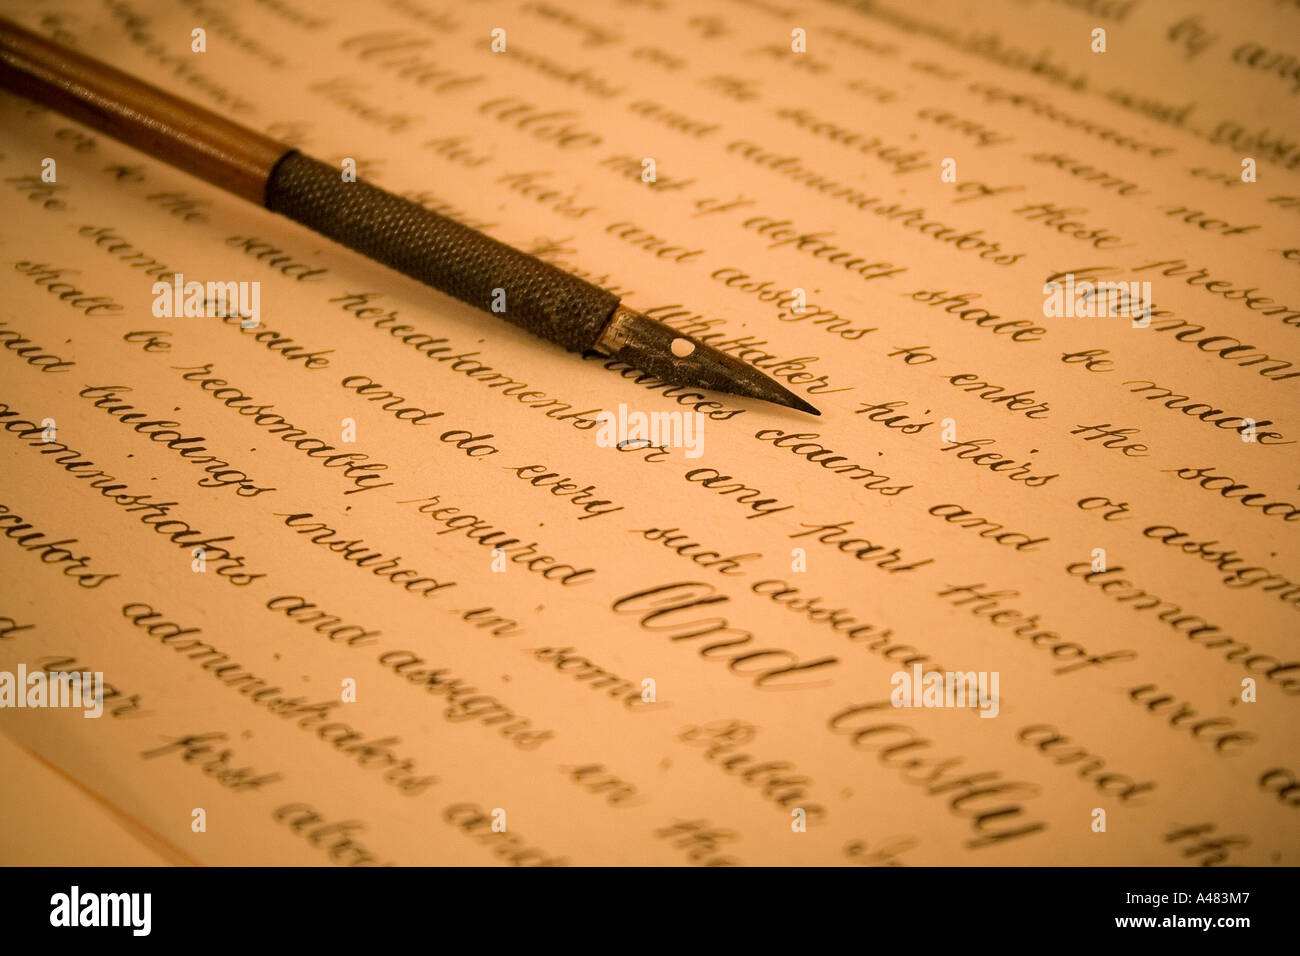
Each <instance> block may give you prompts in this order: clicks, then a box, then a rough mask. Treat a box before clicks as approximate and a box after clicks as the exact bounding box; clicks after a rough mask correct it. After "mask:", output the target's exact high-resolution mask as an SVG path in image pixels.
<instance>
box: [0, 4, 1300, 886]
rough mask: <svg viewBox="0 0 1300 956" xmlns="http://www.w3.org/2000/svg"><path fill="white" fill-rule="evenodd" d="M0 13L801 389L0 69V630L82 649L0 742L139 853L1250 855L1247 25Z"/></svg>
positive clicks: (1262, 31)
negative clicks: (233, 302) (304, 208)
mask: <svg viewBox="0 0 1300 956" xmlns="http://www.w3.org/2000/svg"><path fill="white" fill-rule="evenodd" d="M6 14H7V15H9V16H12V17H15V18H17V19H19V20H21V21H22V22H23V23H24V24H25V25H27V26H28V27H30V28H34V29H38V30H40V32H42V33H43V34H44V35H47V36H51V37H53V38H55V39H58V40H60V41H62V42H67V43H71V44H74V45H75V46H77V47H78V48H79V49H82V50H83V51H86V52H88V53H90V54H92V55H94V56H97V57H100V58H102V59H104V60H106V61H108V62H110V63H112V64H114V65H116V66H118V67H119V68H121V69H124V70H127V71H129V72H131V73H132V74H134V75H137V76H140V77H142V78H144V79H147V80H149V81H151V82H154V83H157V84H159V85H162V86H165V87H166V88H168V89H171V90H173V91H175V92H177V93H179V94H180V95H183V96H185V97H188V98H190V99H192V100H194V101H195V102H196V103H198V104H200V105H202V106H204V107H207V108H209V109H214V110H217V111H219V112H223V113H225V114H226V115H228V116H230V117H231V118H232V119H235V120H237V121H239V122H242V123H244V124H246V125H248V126H250V127H252V128H254V129H257V130H259V131H262V132H266V133H269V134H271V135H274V136H277V137H279V138H282V139H284V140H285V141H286V142H288V143H292V144H293V145H296V146H298V147H299V148H301V149H303V150H304V151H305V152H308V153H310V154H312V155H314V156H316V157H317V158H319V159H322V160H325V161H327V162H330V163H335V164H338V166H339V168H340V175H345V174H346V171H347V170H349V169H350V168H355V170H356V171H357V172H358V173H359V175H360V176H361V177H362V178H368V179H371V180H372V181H374V182H376V183H378V184H379V185H382V186H384V187H385V188H388V189H390V190H393V191H395V192H399V193H402V194H404V195H407V196H409V197H411V198H414V199H416V200H417V201H419V202H421V203H423V204H425V205H426V206H428V207H429V208H432V209H436V210H438V211H439V212H442V213H444V214H447V215H451V216H453V217H455V218H457V219H459V220H461V221H463V222H466V223H468V224H470V225H473V226H475V227H477V228H481V229H484V230H485V231H487V232H489V233H491V234H492V235H493V236H495V237H497V238H499V239H502V240H503V241H507V242H510V243H513V244H516V245H518V246H520V247H522V248H524V249H526V250H528V251H532V252H535V253H537V254H539V255H542V256H543V257H544V258H547V259H548V260H550V261H552V262H555V263H557V264H559V265H561V266H562V267H564V268H566V269H569V270H571V271H573V272H575V273H577V274H579V275H582V276H584V277H586V278H588V279H589V280H590V281H593V282H595V283H597V284H599V285H601V286H603V287H606V288H609V289H612V290H614V291H616V292H618V293H619V294H620V295H622V296H623V297H624V301H625V302H626V303H627V304H628V305H630V306H632V307H633V308H637V309H640V310H642V311H646V312H648V313H649V314H651V315H653V316H655V317H658V318H661V319H663V320H665V321H668V322H669V323H670V324H672V325H674V326H675V327H677V328H679V329H680V330H682V331H684V332H687V333H690V334H695V335H700V336H703V337H705V338H706V340H707V341H710V342H711V343H712V344H714V345H716V346H719V347H722V348H726V349H727V350H729V351H731V352H733V353H735V354H738V355H741V356H742V357H744V358H746V359H747V360H748V361H751V362H754V363H755V364H756V365H758V366H759V367H761V368H764V369H765V370H766V371H767V372H768V374H770V375H773V376H774V377H777V378H778V380H780V381H782V382H783V383H785V384H787V385H788V386H789V387H791V388H794V389H795V390H797V391H798V393H799V394H801V395H803V396H804V397H806V398H807V399H808V400H809V401H811V402H812V403H814V404H815V405H817V406H819V407H820V409H821V410H822V413H823V414H822V417H820V418H813V417H811V416H806V415H801V414H799V413H797V412H793V411H789V410H784V409H779V408H776V407H772V406H767V405H761V404H758V403H752V402H747V401H744V400H739V399H734V398H730V397H728V396H723V395H714V394H710V395H704V394H702V393H693V392H692V391H691V390H690V389H667V388H666V387H665V386H663V385H661V384H658V383H655V382H653V381H646V380H644V377H643V378H642V380H640V381H638V380H637V376H636V373H635V372H634V371H631V370H627V369H624V368H620V367H618V366H617V365H614V364H611V363H608V361H607V360H605V359H603V358H600V357H598V356H588V357H586V358H582V357H579V356H576V355H572V354H567V353H564V352H563V351H562V350H560V349H559V348H557V347H555V346H552V345H549V344H547V343H543V342H541V341H539V340H537V339H534V338H531V337H530V336H528V335H527V334H525V333H523V332H520V331H518V330H516V329H514V328H513V327H511V326H509V325H507V324H506V323H503V322H501V321H499V320H498V319H497V318H496V317H494V316H493V315H492V314H491V313H489V312H483V311H479V310H476V309H473V308H470V307H469V306H466V305H464V304H461V303H459V302H456V301H454V300H452V299H450V298H448V297H446V296H443V295H441V294H438V293H436V292H434V291H432V290H430V289H428V288H426V287H424V286H422V285H420V284H418V283H416V282H414V281H411V280H408V279H406V278H404V277H401V276H399V275H397V274H395V273H392V272H390V271H388V270H386V269H384V268H383V267H382V266H379V265H377V264H375V263H372V262H370V261H368V260H366V259H364V258H362V257H360V256H358V255H356V254H353V253H351V252H349V251H347V250H345V249H342V248H340V247H338V246H335V245H333V244H332V243H330V242H329V241H327V240H325V239H323V238H321V237H319V236H317V235H315V234H313V233H311V232H309V231H308V230H305V229H303V228H301V227H299V226H297V225H295V224H292V223H290V222H288V221H286V220H284V219H281V218H279V217H277V216H274V215H272V214H271V213H269V212H265V211H262V210H259V209H256V208H254V207H251V206H250V205H248V204H247V203H243V202H241V201H239V200H237V199H235V198H234V197H231V196H229V195H226V194H224V193H222V192H220V191H219V190H217V189H215V188H212V187H209V186H207V185H205V184H204V183H202V182H200V181H198V180H196V179H194V178H191V177H189V176H187V175H186V174H185V173H184V172H182V171H178V170H175V169H171V168H169V167H166V166H164V165H162V164H160V163H158V162H155V161H153V160H151V159H148V158H146V157H143V156H142V155H141V154H138V153H135V152H133V151H132V150H130V149H128V148H126V147H124V146H122V145H120V144H118V143H116V142H114V141H112V140H110V139H108V138H107V137H105V136H103V135H100V134H98V133H93V132H90V131H87V130H86V129H84V128H82V127H80V126H78V125H76V124H75V123H72V122H70V121H67V120H65V119H63V118H61V117H59V116H57V115H56V114H53V113H51V112H49V111H44V110H40V109H38V108H35V107H33V106H32V105H31V104H30V103H28V102H26V101H23V100H20V99H18V98H16V97H13V96H10V95H8V94H5V95H2V96H0V128H3V130H4V133H3V137H2V138H0V180H2V182H0V186H3V193H4V195H5V201H4V209H5V215H4V217H3V221H0V260H3V261H0V275H3V276H4V279H3V290H4V295H3V302H2V303H0V337H2V338H3V339H4V341H3V344H4V346H5V348H4V349H3V350H0V383H2V387H0V392H2V393H3V394H0V403H3V405H2V407H0V413H2V415H3V417H2V418H0V462H2V463H3V465H2V468H3V474H4V480H3V495H2V496H0V505H3V510H2V511H0V518H2V519H3V521H4V526H3V530H4V536H3V539H2V540H0V567H2V568H3V575H4V580H5V585H4V587H3V590H2V592H0V593H2V595H3V596H2V597H0V670H2V671H4V672H6V673H8V674H10V675H14V679H15V680H16V675H17V674H18V672H19V668H23V669H24V670H25V671H26V672H27V673H38V672H42V671H45V670H48V671H85V672H90V673H96V672H98V673H102V675H103V680H104V681H105V694H104V701H103V704H104V713H103V716H101V717H99V718H98V719H87V718H85V717H84V716H83V715H82V713H81V711H79V710H76V709H72V708H65V709H53V708H48V707H46V708H39V707H23V708H18V707H6V708H4V709H3V710H0V729H2V730H3V731H4V733H6V734H8V735H9V736H11V737H12V738H13V739H14V740H15V741H17V742H18V743H20V744H21V745H22V746H23V747H25V748H28V749H29V750H30V751H32V752H33V753H35V754H38V755H39V756H40V758H41V759H42V760H43V761H45V762H47V763H48V764H49V765H51V766H53V767H56V768H58V770H59V771H60V772H61V773H62V774H64V775H66V776H67V777H68V778H70V779H72V780H75V781H76V782H77V784H78V785H79V787H81V788H83V789H84V790H85V791H86V792H89V793H93V794H94V795H95V796H96V797H97V798H98V801H99V802H102V804H103V805H105V806H108V807H111V808H113V810H114V815H115V817H114V818H115V819H129V820H132V821H136V822H137V823H138V824H139V826H140V827H142V828H143V829H144V830H147V832H148V833H150V834H152V836H151V839H153V840H155V841H156V844H155V846H157V847H162V848H164V849H165V853H164V854H163V855H162V857H161V858H162V859H167V860H168V861H170V862H182V863H184V862H196V863H202V864H210V865H213V864H215V865H234V864H254V865H256V864H270V865H282V864H291V865H300V864H306V865H340V866H351V865H387V864H395V865H418V864H464V865H564V864H568V865H623V864H648V865H664V866H677V865H742V864H744V865H854V866H856V865H870V866H878V865H955V864H1153V865H1182V864H1186V865H1222V864H1292V865H1294V864H1296V863H1300V840H1297V826H1296V819H1295V817H1296V812H1297V810H1296V807H1297V803H1298V801H1297V793H1300V763H1298V762H1297V759H1296V755H1297V746H1296V745H1297V742H1298V736H1300V735H1298V734H1297V726H1298V725H1297V721H1296V719H1295V709H1296V707H1297V706H1300V652H1298V649H1297V646H1296V635H1297V633H1298V631H1297V628H1296V623H1295V621H1296V617H1295V615H1296V612H1297V610H1300V562H1297V552H1296V549H1295V547H1294V539H1295V535H1296V529H1297V528H1300V488H1298V487H1297V481H1298V479H1297V474H1296V468H1295V463H1296V460H1297V459H1296V452H1295V444H1296V441H1297V439H1298V438H1300V403H1297V401H1296V394H1297V389H1300V346H1297V343H1296V339H1295V335H1296V329H1297V326H1300V282H1297V277H1298V276H1300V271H1297V270H1300V251H1298V250H1296V249H1294V248H1292V246H1293V245H1295V244H1296V236H1297V234H1298V231H1297V230H1298V228H1300V218H1298V217H1300V176H1298V175H1297V173H1296V165H1297V155H1298V154H1297V153H1296V147H1295V146H1294V142H1295V138H1296V137H1295V134H1296V130H1295V122H1294V120H1295V115H1296V114H1295V107H1294V104H1295V102H1296V100H1295V97H1296V92H1295V82H1296V81H1295V77H1294V76H1287V75H1286V70H1285V61H1284V60H1283V57H1284V55H1285V54H1286V52H1287V50H1288V49H1290V50H1294V48H1295V44H1294V43H1293V42H1289V41H1290V38H1294V37H1295V36H1296V28H1297V24H1298V23H1300V12H1297V11H1296V10H1294V9H1291V8H1289V7H1288V5H1285V4H1273V3H1265V2H1262V0H1260V2H1253V3H1247V4H1243V5H1242V6H1241V10H1239V11H1237V12H1235V13H1232V14H1229V12H1228V11H1227V10H1226V9H1224V8H1221V7H1219V6H1218V5H1216V4H1210V3H1205V4H1199V5H1187V6H1186V9H1185V10H1184V9H1181V8H1180V11H1178V12H1173V11H1170V10H1168V9H1166V8H1165V7H1164V6H1163V5H1157V4H1148V3H1134V2H1129V3H1109V4H1107V3H1100V4H1098V3H1093V4H1084V3H1063V2H1062V3H1046V2H1040V3H1035V4H1029V3H1008V4H1004V5H989V4H970V3H956V2H949V3H940V4H936V5H933V6H932V7H928V8H925V9H918V7H917V6H916V5H912V4H904V3H901V2H900V3H882V4H869V3H861V4H848V3H828V4H814V5H809V6H806V7H796V6H794V5H786V4H783V3H780V2H777V0H753V2H744V3H742V2H716V3H699V2H691V3H681V2H672V0H646V2H626V3H616V2H610V3H600V4H588V3H577V2H572V0H535V2H534V0H526V2H521V3H475V4H439V3H436V2H428V3H426V2H418V0H388V2H375V3H366V4H345V3H330V4H326V3H321V4H306V3H298V2H293V0H258V2H248V3H242V4H237V5H226V4H223V5H216V4H211V3H207V2H203V0H192V2H189V0H187V2H184V3H180V4H174V5H162V4H159V5H151V4H147V3H145V2H142V0H109V2H105V3H89V2H88V3H81V4H71V3H59V4H50V5H36V6H23V7H22V8H21V9H10V10H8V11H6ZM1189 21H1192V22H1190V23H1189ZM1098 29H1100V30H1102V31H1103V35H1102V42H1103V45H1104V47H1103V49H1104V52H1103V50H1096V49H1095V48H1096V46H1097V43H1098V36H1097V34H1096V32H1095V31H1097V30H1098ZM195 31H201V33H196V32H195ZM1288 43H1289V45H1288ZM1250 44H1254V45H1255V47H1258V48H1259V51H1257V50H1256V49H1255V47H1252V46H1250ZM199 47H202V50H200V49H199ZM1260 51H1262V52H1260ZM1270 57H1272V59H1270ZM1288 137H1290V140H1288ZM50 160H52V161H53V166H52V167H51V166H50V163H49V162H48V161H50ZM48 168H52V169H53V170H54V174H53V176H52V181H47V179H48V178H49V177H43V172H45V170H46V169H48ZM158 282H161V283H162V286H161V289H156V288H155V283H158ZM186 282H198V283H203V284H205V285H204V290H205V291H204V294H203V297H202V300H200V299H195V300H194V311H197V312H199V313H204V312H211V311H213V310H212V309H210V308H208V307H207V306H206V305H205V303H206V301H207V298H208V296H209V292H208V291H207V286H206V283H210V282H214V283H227V282H229V283H235V284H236V286H232V287H231V288H232V289H237V288H239V287H238V284H239V283H246V284H247V285H245V286H243V289H244V290H245V292H246V297H245V299H244V301H243V309H242V311H243V312H244V313H245V317H244V318H246V319H248V320H249V321H248V322H247V325H248V327H244V325H243V324H241V323H242V322H244V319H241V316H240V315H238V314H235V313H234V312H232V313H231V314H229V315H227V316H226V317H224V318H223V317H221V316H218V315H212V314H189V315H187V314H185V311H186V310H185V298H186V297H185V294H184V288H185V287H184V283H186ZM253 283H256V284H257V285H256V286H254V285H252V284H253ZM1049 283H1055V284H1054V285H1049ZM1086 283H1094V284H1095V283H1124V285H1123V286H1122V287H1121V286H1113V287H1112V288H1111V290H1110V292H1109V293H1108V292H1106V291H1104V290H1103V291H1102V292H1101V293H1100V294H1088V293H1087V288H1088V287H1087V285H1086ZM1130 283H1132V285H1130ZM173 289H179V290H180V295H178V296H173V295H172V293H171V290H173ZM254 289H256V296H257V298H256V299H254V298H252V295H253V290H254ZM1117 290H1118V291H1117ZM1107 295H1109V296H1110V298H1109V301H1106V297H1107ZM504 305H505V307H506V308H507V309H508V307H509V302H508V291H507V295H506V301H505V303H504ZM168 310H171V313H172V314H168ZM1107 311H1109V312H1111V313H1114V314H1106V313H1107ZM1062 313H1064V314H1062ZM1090 313H1091V314H1090ZM253 318H256V320H257V324H256V325H252V324H251V320H252V319H253ZM601 412H608V413H609V416H608V417H606V418H601V417H600V413H601ZM652 416H653V418H652ZM652 421H653V423H654V425H655V427H656V429H657V431H656V432H655V433H654V434H653V435H651V434H649V433H648V429H649V427H650V424H651V422H652ZM639 424H643V425H644V426H645V428H646V429H647V432H642V433H638V432H636V431H635V429H636V428H637V427H638V425H639ZM620 427H623V429H624V430H623V431H621V432H620V431H619V428H620ZM619 442H621V444H619ZM196 549H197V550H196ZM932 674H937V675H938V676H937V678H932V677H930V676H928V675H932ZM952 675H969V685H968V683H967V681H966V680H959V679H958V678H956V677H953V676H952ZM917 678H919V680H917ZM936 681H937V682H938V683H937V684H936ZM913 684H915V686H913ZM24 690H25V688H24ZM967 691H969V693H970V696H963V695H964V694H966V692H967ZM981 692H982V693H981ZM963 703H964V704H965V705H964V706H963ZM897 705H906V706H897ZM0 753H3V754H4V757H3V768H4V770H3V777H4V784H3V787H4V789H5V790H6V791H8V792H9V793H10V794H11V795H13V794H18V793H22V792H24V790H25V788H28V787H30V786H32V785H33V783H32V779H33V778H32V773H33V772H32V771H31V770H30V769H29V768H30V767H31V766H32V765H31V764H30V763H29V762H27V760H25V759H20V758H19V757H18V756H17V754H18V753H20V751H18V750H16V749H14V748H13V747H12V746H8V745H7V746H6V747H5V748H4V750H3V751H0ZM16 803H17V805H20V806H22V805H24V804H22V802H21V801H16ZM26 805H27V806H28V809H26V810H24V811H23V812H22V813H21V814H20V815H19V816H20V819H15V818H14V817H10V824H11V825H14V824H17V825H21V826H32V827H40V826H41V825H42V824H43V823H46V822H48V821H47V819H46V817H47V816H51V815H54V814H57V812H58V811H57V807H58V806H59V804H58V803H57V802H55V801H53V800H52V801H49V802H48V804H47V805H46V808H45V809H38V808H36V807H32V806H30V803H28V804H26ZM118 815H120V816H118ZM88 825H90V824H88ZM114 825H116V824H114ZM79 838H81V839H85V838H87V837H86V834H84V833H83V834H82V835H81V836H80V837H79V836H78V832H77V831H76V830H70V829H68V828H67V827H65V826H61V827H59V828H50V830H49V836H48V837H47V839H48V840H50V841H53V842H51V843H50V844H49V846H50V851H49V857H48V862H70V861H76V860H79V859H80V861H81V862H87V863H89V862H96V861H99V860H100V859H101V857H102V854H97V855H93V856H92V855H90V854H89V852H88V853H87V855H85V856H84V858H79V857H78V855H77V853H76V851H75V842H76V840H77V839H79ZM89 838H90V839H96V837H95V836H94V832H93V830H92V831H91V833H90V835H89ZM60 840H66V841H67V842H68V843H71V844H73V846H72V847H71V848H70V847H68V846H65V845H62V844H60V842H59V841H60ZM0 846H5V847H8V848H10V849H7V850H6V851H5V855H6V857H7V859H5V860H3V861H0V862H6V863H14V862H31V857H30V854H29V853H27V852H26V851H23V852H21V853H20V852H18V850H17V849H15V848H14V847H15V844H11V843H8V842H6V843H3V844H0ZM123 861H124V862H125V859H124V860H123ZM38 862H39V861H38Z"/></svg>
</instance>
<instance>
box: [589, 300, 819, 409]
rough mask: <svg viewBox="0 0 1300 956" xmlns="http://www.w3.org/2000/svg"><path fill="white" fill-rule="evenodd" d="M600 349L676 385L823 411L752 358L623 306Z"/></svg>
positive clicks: (602, 335)
mask: <svg viewBox="0 0 1300 956" xmlns="http://www.w3.org/2000/svg"><path fill="white" fill-rule="evenodd" d="M595 348H596V350H597V351H600V352H604V353H605V354H606V355H608V356H610V358H616V359H618V360H619V361H620V362H626V363H627V364H628V365H632V366H635V367H636V368H639V369H641V371H643V372H648V373H650V374H651V375H653V376H655V377H656V378H659V379H662V380H663V381H665V382H669V383H671V384H673V385H696V386H699V387H700V388H707V389H710V390H711V391H714V392H726V393H728V394H730V395H744V396H745V397H746V398H758V399H762V400H763V401H765V402H772V403H773V404H775V405H784V406H786V407H787V408H794V409H798V410H799V411H801V412H807V413H808V414H810V415H820V414H821V412H819V411H818V410H817V409H816V408H814V407H813V406H812V405H809V404H808V403H807V402H805V401H804V400H803V399H802V398H800V397H799V396H798V395H796V394H794V392H792V391H790V390H789V389H787V388H785V387H784V386H782V385H780V384H778V383H777V382H775V381H774V380H772V379H770V378H768V377H767V376H766V375H764V374H763V373H762V372H760V371H759V370H758V369H756V368H754V366H752V365H750V364H748V363H747V362H742V361H741V360H740V359H738V358H736V357H735V356H734V355H728V354H727V353H726V352H720V351H718V350H717V349H715V348H713V347H712V346H711V345H706V344H704V343H703V342H701V341H700V340H699V339H696V338H693V337H692V336H689V335H683V334H682V333H680V332H678V331H676V330H675V329H671V328H669V327H668V326H666V325H664V324H663V323H662V322H659V321H656V320H655V319H652V318H650V317H649V316H646V315H642V314H641V313H640V312H635V311H633V310H632V309H629V308H627V307H626V306H623V305H620V306H619V307H618V308H617V309H615V310H614V314H613V315H612V316H610V318H609V322H608V323H606V325H605V328H604V330H603V331H602V332H601V333H600V338H599V339H598V340H597V341H596V345H595Z"/></svg>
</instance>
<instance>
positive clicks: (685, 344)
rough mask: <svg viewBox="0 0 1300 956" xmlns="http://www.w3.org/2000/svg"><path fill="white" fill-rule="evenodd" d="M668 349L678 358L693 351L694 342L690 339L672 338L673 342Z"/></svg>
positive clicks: (684, 356)
mask: <svg viewBox="0 0 1300 956" xmlns="http://www.w3.org/2000/svg"><path fill="white" fill-rule="evenodd" d="M669 349H671V350H672V353H673V354H674V355H676V356H677V357H678V358H686V356H688V355H690V354H691V353H692V352H694V351H695V343H694V342H692V341H691V340H690V339H673V344H672V345H670V346H669Z"/></svg>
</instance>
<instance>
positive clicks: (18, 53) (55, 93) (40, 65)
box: [0, 17, 289, 206]
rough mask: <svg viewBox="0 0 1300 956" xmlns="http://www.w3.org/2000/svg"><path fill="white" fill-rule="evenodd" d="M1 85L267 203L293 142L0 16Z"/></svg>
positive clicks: (190, 171)
mask: <svg viewBox="0 0 1300 956" xmlns="http://www.w3.org/2000/svg"><path fill="white" fill-rule="evenodd" d="M0 86H3V87H5V88H6V89H9V90H12V91H13V92H15V93H18V94H19V95H21V96H25V97H27V98H28V99H30V100H33V101H35V102H36V103H39V104H41V105H43V106H48V107H50V108H51V109H54V110H57V111H58V112H60V113H62V114H64V115H65V116H69V117H71V118H72V119H75V120H77V121H78V122H80V123H84V124H85V125H86V126H89V127H91V128H92V129H96V130H99V131H100V132H101V133H104V134H105V135H107V136H111V137H113V138H114V139H117V140H120V141H122V142H123V143H126V144H127V145H128V146H132V147H134V148H135V149H138V150H140V151H141V152H143V153H148V154H149V155H150V156H153V157H154V158H155V159H160V160H162V161H163V162H165V163H168V164H169V165H172V166H175V167H177V168H178V169H183V170H185V171H186V172H188V173H191V174H192V175H195V176H198V177H199V178H200V179H203V180H206V181H207V182H209V183H211V184H212V185H214V186H218V187H220V188H222V189H225V190H227V191H228V192H232V193H234V194H235V195H237V196H240V197H242V198H243V199H247V200H250V201H252V202H255V203H257V204H258V205H259V206H264V205H266V183H267V180H268V179H269V178H270V176H271V171H272V170H273V169H274V168H275V165H276V163H278V162H279V161H280V159H281V158H282V157H283V156H284V155H285V154H286V153H287V152H289V147H288V146H286V145H284V144H283V143H279V142H276V141H275V140H274V139H272V138H270V137H269V136H264V135H262V134H261V133H256V132H254V131H253V130H250V129H248V128H246V127H244V126H240V125H239V124H238V123H232V122H231V121H230V120H228V119H226V118H225V117H223V116H218V115H217V114H216V113H213V112H210V111H208V110H205V109H203V108H202V107H199V106H196V105H195V104H193V103H189V102H186V101H185V100H182V99H179V98H178V97H175V96H172V95H171V94H170V93H167V92H165V91H164V90H160V89H159V88H158V87H156V86H152V85H150V84H148V83H143V82H141V81H140V80H137V79H135V78H134V77H131V76H129V75H127V74H126V73H123V72H121V71H120V70H116V69H114V68H113V67H111V66H108V65H106V64H104V63H100V62H98V61H97V60H92V59H91V58H90V57H87V56H83V55H82V54H80V53H78V52H76V51H74V50H69V49H66V48H65V47H62V46H59V45H57V44H55V43H52V42H50V41H49V40H46V39H45V38H44V37H41V36H39V35H38V34H35V33H32V32H31V31H30V30H26V29H24V28H23V27H20V26H18V25H17V24H16V23H13V22H11V21H9V20H6V19H4V18H3V17H0Z"/></svg>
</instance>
